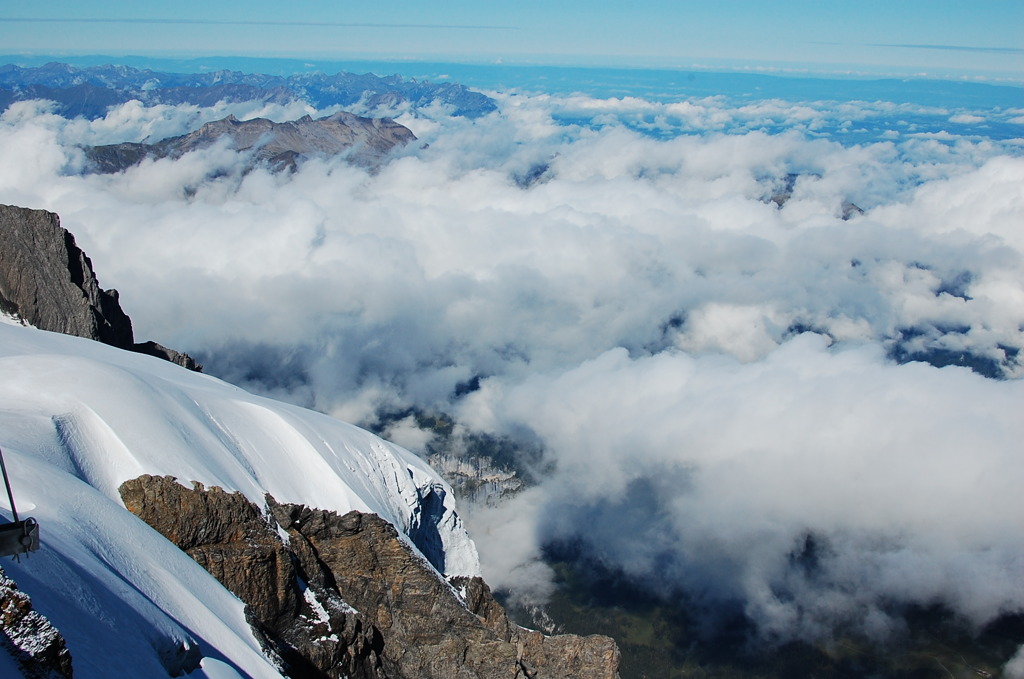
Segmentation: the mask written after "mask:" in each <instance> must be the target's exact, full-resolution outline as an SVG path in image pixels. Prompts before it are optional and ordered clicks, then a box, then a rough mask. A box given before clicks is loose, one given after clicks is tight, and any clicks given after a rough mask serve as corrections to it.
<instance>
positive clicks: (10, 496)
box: [0, 448, 18, 523]
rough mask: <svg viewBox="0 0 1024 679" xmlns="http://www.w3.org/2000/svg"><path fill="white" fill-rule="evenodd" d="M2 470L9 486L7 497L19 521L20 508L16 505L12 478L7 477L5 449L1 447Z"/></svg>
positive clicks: (15, 517) (0, 461) (16, 521)
mask: <svg viewBox="0 0 1024 679" xmlns="http://www.w3.org/2000/svg"><path fill="white" fill-rule="evenodd" d="M0 470H3V473H4V485H5V486H7V499H9V500H10V501H11V513H12V514H14V523H18V508H17V507H15V506H14V493H12V492H11V480H10V479H9V478H8V477H7V465H6V464H4V450H3V448H0Z"/></svg>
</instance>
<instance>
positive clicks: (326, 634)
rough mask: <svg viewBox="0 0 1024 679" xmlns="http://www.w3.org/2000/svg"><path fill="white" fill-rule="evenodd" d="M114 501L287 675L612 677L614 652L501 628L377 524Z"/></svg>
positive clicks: (271, 503)
mask: <svg viewBox="0 0 1024 679" xmlns="http://www.w3.org/2000/svg"><path fill="white" fill-rule="evenodd" d="M120 492H121V496H122V498H123V499H124V502H125V506H126V507H128V509H129V510H131V511H132V512H133V513H135V514H136V515H138V516H139V517H140V518H142V519H143V520H144V521H146V522H147V523H149V524H150V525H151V526H153V527H154V528H155V529H156V530H157V531H159V532H160V533H162V534H163V535H164V536H166V537H167V538H168V539H170V540H171V541H172V542H174V543H175V544H177V545H178V546H179V547H181V548H182V549H183V550H185V551H186V552H187V553H188V554H190V555H191V556H192V557H193V558H195V559H196V561H197V562H199V563H200V564H202V565H203V566H204V567H205V568H207V570H209V571H210V572H211V573H212V574H213V575H214V576H215V577H217V579H218V580H220V581H221V582H222V583H223V584H224V585H225V586H226V587H227V588H228V589H230V590H231V591H232V592H234V593H235V594H236V595H238V596H239V598H241V599H242V600H243V601H245V602H246V604H247V605H248V606H249V608H250V610H251V612H252V619H253V620H254V622H255V627H256V628H257V629H258V631H259V632H260V633H262V634H263V635H265V637H266V638H267V639H268V643H269V645H270V646H271V647H272V648H273V649H274V650H276V651H277V652H278V653H279V654H280V656H281V657H282V658H283V659H284V660H285V662H286V663H287V666H288V672H289V674H290V676H292V677H340V676H352V677H360V678H367V679H369V678H371V677H373V678H378V679H385V678H386V679H431V678H437V679H441V678H444V679H460V678H465V679H469V678H478V679H498V678H508V679H521V678H525V677H538V678H544V677H550V678H552V679H554V678H559V679H577V678H578V679H583V678H584V677H586V678H587V679H615V678H616V677H618V673H617V672H618V663H619V652H618V648H617V647H616V645H615V642H614V641H612V640H611V639H609V638H607V637H598V636H592V637H577V636H572V635H564V636H556V637H546V636H544V635H542V634H540V633H539V632H531V631H528V630H525V629H523V628H520V627H518V626H516V625H513V624H512V623H511V622H509V620H508V617H507V616H506V615H505V612H504V610H503V609H502V608H501V606H500V604H498V603H497V602H496V601H495V600H494V598H493V597H492V596H491V593H490V590H489V589H488V588H487V585H486V584H485V583H484V582H483V580H481V579H480V578H472V579H466V578H461V579H457V580H454V581H453V582H451V583H449V582H447V581H446V580H445V579H444V578H442V577H441V576H440V575H438V573H437V571H435V570H434V569H433V568H431V567H430V565H429V564H428V563H427V562H426V561H425V560H424V558H423V557H422V556H421V555H420V554H418V553H416V551H415V550H413V549H412V548H411V547H410V546H409V545H408V544H407V542H406V541H405V540H403V539H402V538H401V537H400V536H399V534H398V532H397V531H396V530H395V528H394V527H393V526H392V525H391V524H389V523H388V522H386V521H384V520H383V519H381V518H380V517H378V516H376V515H373V514H362V513H360V512H355V511H353V512H349V513H348V514H345V515H344V516H339V515H338V514H336V513H334V512H330V511H325V510H319V509H310V508H308V507H304V506H302V505H292V504H279V503H277V502H276V501H275V500H274V499H273V498H272V497H270V496H267V498H266V499H267V514H263V513H262V512H261V511H260V510H259V508H257V507H256V506H255V505H253V504H252V503H250V502H249V501H248V500H246V499H245V498H244V496H242V495H241V494H237V493H234V494H229V493H225V492H224V491H223V490H221V489H219V488H211V489H209V490H206V489H204V488H202V486H199V485H198V484H196V485H195V487H194V488H192V489H189V488H186V487H184V486H182V485H180V484H178V483H177V482H176V480H175V479H173V478H171V477H153V476H143V477H140V478H138V479H134V480H132V481H127V482H125V483H124V484H122V486H121V488H120ZM280 532H284V533H286V534H287V536H288V537H287V544H285V542H283V541H282V540H281V539H280V537H279V533H280ZM325 640H330V641H325Z"/></svg>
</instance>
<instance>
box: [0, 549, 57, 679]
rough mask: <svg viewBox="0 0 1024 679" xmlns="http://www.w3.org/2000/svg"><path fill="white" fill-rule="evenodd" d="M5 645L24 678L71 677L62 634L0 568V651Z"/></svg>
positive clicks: (0, 651)
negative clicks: (34, 608)
mask: <svg viewBox="0 0 1024 679" xmlns="http://www.w3.org/2000/svg"><path fill="white" fill-rule="evenodd" d="M5 648H6V651H7V653H9V654H10V655H11V657H12V658H13V659H14V660H15V661H16V662H17V664H18V666H19V669H20V670H21V672H22V676H24V677H26V678H27V679H60V678H63V679H71V676H72V669H71V654H70V653H68V649H67V646H66V645H65V643H64V637H62V636H61V634H60V632H58V631H57V630H56V629H55V628H54V627H53V625H51V624H50V621H49V620H47V619H46V618H45V617H43V616H42V615H40V614H39V613H37V612H36V611H34V610H33V609H32V601H31V600H30V599H29V598H28V595H27V594H25V593H24V592H22V591H21V590H19V589H18V586H17V585H16V584H15V583H14V581H13V580H11V579H10V578H8V577H7V575H6V574H5V573H4V571H3V569H0V653H2V652H4V650H3V649H5Z"/></svg>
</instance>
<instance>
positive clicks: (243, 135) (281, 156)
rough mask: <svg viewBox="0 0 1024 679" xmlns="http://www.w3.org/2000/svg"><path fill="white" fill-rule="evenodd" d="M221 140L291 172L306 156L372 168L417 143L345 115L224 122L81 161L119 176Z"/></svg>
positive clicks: (90, 151) (378, 122)
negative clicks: (344, 159)
mask: <svg viewBox="0 0 1024 679" xmlns="http://www.w3.org/2000/svg"><path fill="white" fill-rule="evenodd" d="M225 137H226V138H228V139H229V140H230V144H231V148H233V149H235V150H237V151H249V150H252V152H253V153H252V162H253V163H260V162H264V163H267V164H268V165H269V166H270V167H272V168H275V169H280V168H288V167H294V165H295V164H296V162H298V161H300V160H301V159H303V158H305V157H308V156H315V155H323V156H334V155H338V154H342V153H346V154H348V158H349V160H350V161H351V162H352V163H354V164H356V165H360V166H363V167H369V168H374V167H377V166H379V165H380V164H381V163H382V162H383V159H384V158H385V156H386V155H387V154H388V153H389V152H390V151H391V150H392V149H394V148H395V147H399V146H404V145H406V144H408V143H409V142H411V141H414V140H415V139H416V136H415V135H413V133H412V131H410V130H409V128H407V127H405V126H403V125H399V124H398V123H396V122H395V121H393V120H391V119H390V118H363V117H361V116H357V115H353V114H351V113H345V112H344V111H342V112H339V113H335V114H334V115H332V116H327V117H324V118H319V119H317V120H313V119H312V118H310V117H309V116H305V117H303V118H300V119H299V120H294V121H289V122H284V123H275V122H272V121H270V120H267V119H266V118H255V119H253V120H246V121H240V120H238V119H237V118H235V117H234V116H228V117H227V118H224V119H222V120H217V121H214V122H211V123H207V124H205V125H203V126H202V127H201V128H199V129H198V130H196V131H195V132H192V133H190V134H186V135H182V136H180V137H172V138H170V139H164V140H163V141H160V142H158V143H155V144H142V143H123V144H112V145H108V146H93V147H90V148H87V149H86V156H87V157H88V158H89V160H90V162H91V164H92V168H93V170H94V171H96V172H100V173H109V172H120V171H122V170H124V169H126V168H128V167H131V166H132V165H136V164H138V163H140V162H142V160H143V159H145V158H165V157H171V158H178V157H180V156H182V155H184V154H186V153H188V152H190V151H195V150H197V149H201V148H206V147H207V146H210V145H212V144H214V143H215V142H217V141H218V140H220V139H222V138H225Z"/></svg>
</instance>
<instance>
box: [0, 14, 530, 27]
mask: <svg viewBox="0 0 1024 679" xmlns="http://www.w3.org/2000/svg"><path fill="white" fill-rule="evenodd" d="M0 22H9V23H14V22H17V23H53V24H55V23H72V24H190V25H195V24H205V25H211V26H326V27H340V28H460V29H466V28H468V29H486V30H516V29H517V27H516V26H488V25H475V24H374V23H345V22H335V21H251V20H248V21H246V20H223V21H222V20H217V19H95V18H79V19H53V18H36V17H0Z"/></svg>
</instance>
